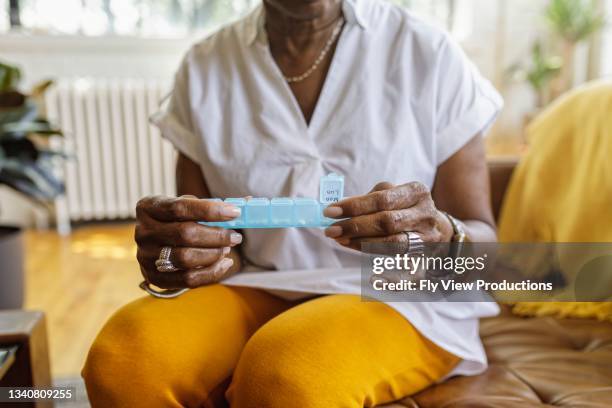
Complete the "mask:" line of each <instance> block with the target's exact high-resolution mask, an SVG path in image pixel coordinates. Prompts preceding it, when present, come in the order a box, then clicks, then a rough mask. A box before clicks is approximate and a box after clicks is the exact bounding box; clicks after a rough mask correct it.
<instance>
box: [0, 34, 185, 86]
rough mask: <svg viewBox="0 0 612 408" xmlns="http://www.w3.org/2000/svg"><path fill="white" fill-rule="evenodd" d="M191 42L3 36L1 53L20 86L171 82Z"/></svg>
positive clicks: (114, 38) (0, 37) (0, 47)
mask: <svg viewBox="0 0 612 408" xmlns="http://www.w3.org/2000/svg"><path fill="white" fill-rule="evenodd" d="M192 41H193V40H192V39H181V40H162V39H142V38H125V37H124V38H122V37H76V36H29V35H23V34H5V35H0V50H1V53H2V59H3V60H5V61H10V62H11V63H14V64H16V65H19V66H20V67H21V68H22V69H23V73H24V75H25V78H24V79H25V85H30V84H32V83H33V82H36V81H39V80H41V79H46V78H60V77H61V78H66V77H79V76H89V77H102V78H151V79H170V78H172V76H173V74H174V71H175V70H176V68H177V66H178V64H179V62H180V58H181V56H182V55H183V53H184V52H185V51H186V50H187V49H188V48H189V45H190V44H191V43H192Z"/></svg>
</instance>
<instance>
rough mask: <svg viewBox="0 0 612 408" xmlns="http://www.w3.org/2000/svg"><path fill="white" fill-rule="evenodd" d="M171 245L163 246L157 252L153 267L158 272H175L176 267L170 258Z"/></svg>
mask: <svg viewBox="0 0 612 408" xmlns="http://www.w3.org/2000/svg"><path fill="white" fill-rule="evenodd" d="M171 254H172V247H169V246H165V247H163V248H162V249H161V251H160V252H159V258H158V259H157V260H156V261H155V267H156V268H157V270H158V271H159V272H176V271H178V268H176V267H175V266H174V264H173V263H172V261H171V260H170V255H171Z"/></svg>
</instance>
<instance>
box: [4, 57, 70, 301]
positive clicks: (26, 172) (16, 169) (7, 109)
mask: <svg viewBox="0 0 612 408" xmlns="http://www.w3.org/2000/svg"><path fill="white" fill-rule="evenodd" d="M20 78H21V73H20V71H19V69H18V68H16V67H13V66H10V65H7V64H3V63H0V185H4V186H6V187H8V188H10V189H12V190H14V191H17V192H18V193H20V194H22V195H25V196H26V197H28V198H30V199H31V200H33V201H34V202H36V203H39V204H41V205H45V206H47V205H48V204H49V203H50V202H51V201H52V200H53V199H54V198H55V197H57V196H58V195H59V194H61V193H63V191H64V185H63V183H62V181H61V180H59V179H58V178H57V177H56V176H55V175H54V172H53V170H52V167H53V162H54V158H56V157H58V156H62V157H63V154H62V153H61V152H57V151H53V150H51V149H49V147H48V138H49V136H52V135H55V136H61V134H62V133H61V131H60V130H59V129H58V128H56V127H54V126H53V125H51V124H50V123H49V121H47V120H46V119H45V118H44V115H43V109H42V96H43V95H44V92H45V90H46V89H48V87H49V86H50V85H51V82H50V81H45V82H43V83H41V84H39V85H37V86H35V87H34V89H32V91H31V92H30V93H29V94H27V95H26V94H24V93H22V92H20V91H19V90H18V88H17V87H18V84H19V81H20ZM1 210H2V208H1V207H0V211H1ZM21 236H22V233H21V228H20V227H18V226H12V225H0V260H1V261H0V262H1V264H0V265H1V266H0V309H8V308H13V309H15V308H20V307H21V306H22V302H23V246H22V245H23V244H22V239H21Z"/></svg>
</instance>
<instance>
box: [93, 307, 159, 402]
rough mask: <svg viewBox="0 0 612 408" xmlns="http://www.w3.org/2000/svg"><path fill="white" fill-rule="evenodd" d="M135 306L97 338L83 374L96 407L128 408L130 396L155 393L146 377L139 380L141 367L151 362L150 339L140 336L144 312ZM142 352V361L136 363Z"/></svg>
mask: <svg viewBox="0 0 612 408" xmlns="http://www.w3.org/2000/svg"><path fill="white" fill-rule="evenodd" d="M139 304H141V301H137V302H136V304H134V303H132V304H129V305H127V306H125V307H124V308H122V309H121V310H119V311H118V312H117V313H115V314H114V315H113V316H112V317H111V318H110V320H109V321H108V322H107V323H106V325H105V326H104V328H103V329H102V331H101V332H100V333H99V334H98V336H97V337H96V339H95V341H94V343H93V345H92V346H91V348H90V350H89V354H88V355H87V360H86V362H85V366H84V368H83V371H82V375H83V379H84V380H85V384H86V386H87V391H88V394H89V398H90V400H91V403H92V406H94V407H97V406H100V407H102V406H116V407H121V406H127V405H128V404H129V403H131V402H132V401H129V402H128V401H126V399H128V398H129V396H130V395H133V394H135V393H137V394H143V393H148V392H150V391H151V389H152V386H153V384H147V377H146V376H139V377H140V378H135V377H134V375H135V374H136V373H137V372H138V371H139V366H140V364H141V363H142V361H143V360H145V359H146V358H147V354H146V350H147V348H148V347H149V345H148V343H149V342H148V340H147V338H146V337H143V336H142V335H139V332H140V331H141V330H142V327H141V325H146V324H147V323H146V322H147V320H146V319H142V317H143V316H142V312H141V308H139V307H138V305H139ZM137 350H140V351H141V353H142V354H141V358H140V359H136V356H137V355H138V354H139V353H138V351H137Z"/></svg>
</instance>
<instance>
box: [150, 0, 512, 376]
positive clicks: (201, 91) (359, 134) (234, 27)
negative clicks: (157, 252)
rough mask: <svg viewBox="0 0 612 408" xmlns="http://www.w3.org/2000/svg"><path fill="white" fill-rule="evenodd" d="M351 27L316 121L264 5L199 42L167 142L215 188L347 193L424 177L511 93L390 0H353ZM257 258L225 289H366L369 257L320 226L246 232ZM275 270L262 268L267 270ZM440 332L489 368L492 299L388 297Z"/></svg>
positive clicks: (239, 192) (445, 342)
mask: <svg viewBox="0 0 612 408" xmlns="http://www.w3.org/2000/svg"><path fill="white" fill-rule="evenodd" d="M343 10H344V16H345V19H346V25H345V27H344V29H343V31H342V33H341V35H340V37H339V40H338V44H337V47H336V51H335V53H334V56H333V60H332V63H331V66H330V68H329V72H328V74H327V78H326V80H325V84H324V86H323V90H322V91H321V94H320V96H319V100H318V102H317V105H316V109H315V111H314V114H313V116H312V119H311V121H310V123H309V124H307V123H306V121H305V120H304V117H303V115H302V112H301V110H300V108H299V106H298V103H297V101H296V99H295V97H294V96H293V94H292V92H291V89H290V88H289V86H288V85H287V83H286V82H285V80H284V79H283V76H282V73H281V72H280V70H279V68H278V66H277V65H276V64H275V62H274V60H273V58H272V56H271V54H270V50H269V47H268V43H267V38H266V34H265V30H263V17H264V16H263V12H262V7H261V6H260V7H258V8H256V9H255V10H254V11H253V12H252V13H251V14H250V15H248V16H247V17H246V18H244V19H242V20H240V21H237V22H235V23H233V24H231V25H229V26H227V27H225V28H223V29H221V30H220V31H218V32H216V33H215V34H213V35H212V36H210V37H208V38H206V39H204V40H203V41H201V42H199V43H197V44H195V45H194V46H193V47H192V48H191V50H190V51H189V52H188V53H187V55H186V56H185V58H184V60H183V63H182V65H181V67H180V69H179V71H178V72H177V75H176V79H175V87H174V91H173V93H172V97H171V98H170V102H169V104H168V106H167V107H166V108H165V109H163V110H162V111H160V112H159V113H158V114H157V115H155V116H154V118H153V121H154V123H155V124H156V125H157V126H159V128H160V129H161V131H162V134H163V135H164V137H166V138H167V139H169V140H170V141H171V142H172V143H173V144H174V145H175V146H176V148H177V149H178V150H179V151H181V152H182V153H183V154H185V155H186V156H188V157H189V158H191V159H192V160H194V161H195V162H197V163H199V164H200V165H201V167H202V171H203V174H204V177H205V179H206V183H207V185H208V188H209V190H210V192H211V194H212V196H213V197H219V198H227V197H243V196H247V195H251V196H257V197H299V196H303V197H313V198H315V197H318V183H319V178H320V177H321V176H322V175H324V174H327V173H330V172H335V173H339V174H343V175H344V176H345V178H346V180H345V195H346V196H352V195H361V194H364V193H366V192H368V191H369V190H370V189H371V188H372V187H373V186H374V185H375V184H377V183H379V182H380V181H389V182H391V183H394V184H403V183H406V182H409V181H420V182H422V183H424V184H425V185H427V186H429V187H430V188H431V187H432V185H433V182H434V179H435V176H436V170H437V168H438V166H439V165H440V164H441V163H442V162H444V161H445V160H446V159H448V158H449V157H450V156H451V155H453V154H454V153H455V152H457V151H458V150H459V149H460V148H461V147H462V146H464V145H465V144H466V143H467V142H468V141H469V140H470V139H471V138H472V137H473V136H475V135H476V134H478V133H479V132H485V131H486V130H487V129H488V127H489V126H490V125H491V123H492V122H493V120H494V119H495V117H496V115H497V113H498V112H499V110H500V109H501V106H502V100H501V98H500V96H499V95H498V93H497V92H496V91H495V89H494V88H493V87H492V86H491V84H490V83H489V82H488V81H487V80H485V79H484V78H483V77H482V76H481V75H480V74H479V72H478V70H477V69H476V68H475V66H474V65H473V64H472V63H471V62H470V61H469V60H468V59H467V57H466V56H465V54H464V53H463V52H462V50H461V49H460V47H459V46H458V45H457V44H455V42H453V40H452V39H451V38H450V37H449V36H448V35H447V34H446V33H444V32H442V31H440V30H438V29H436V28H434V27H432V26H431V25H429V24H426V23H425V22H423V21H421V20H420V19H419V18H417V17H415V16H414V15H412V14H411V13H409V12H407V11H406V10H404V9H402V8H399V7H396V6H394V5H391V4H388V3H386V2H383V1H379V0H344V3H343ZM244 235H245V241H244V244H243V253H244V255H245V257H246V258H247V259H248V261H249V262H250V263H251V264H252V265H256V267H255V266H254V267H251V270H254V271H255V272H250V273H246V272H245V273H241V274H238V275H236V276H234V277H233V278H231V279H229V280H228V281H226V282H224V283H225V284H228V285H242V286H251V287H259V288H264V289H267V290H270V291H274V293H276V294H280V295H282V296H286V297H289V296H294V295H295V294H296V293H298V294H301V295H302V296H304V294H331V293H354V294H359V293H360V254H359V253H358V252H355V251H352V250H349V249H346V248H343V247H341V246H339V245H337V244H336V243H335V242H334V241H333V240H331V239H329V238H326V237H325V236H324V234H323V231H322V230H319V229H282V230H245V231H244ZM264 270H266V271H273V272H268V273H262V272H261V271H264ZM389 304H390V305H391V306H392V307H393V308H395V309H396V310H397V311H399V312H400V313H401V314H402V315H404V316H405V317H406V318H407V319H408V320H409V321H410V322H411V323H412V324H413V325H414V326H415V327H416V328H417V329H418V330H420V332H421V333H422V334H423V335H424V336H426V337H428V338H429V339H430V340H432V341H433V342H435V343H436V344H438V345H439V346H441V347H443V348H444V349H446V350H448V351H450V352H452V353H454V354H455V355H457V356H459V357H461V358H462V359H463V361H462V363H461V364H460V365H459V366H458V367H457V368H456V369H455V370H454V371H453V373H452V374H465V375H469V374H476V373H479V372H481V371H482V370H484V368H485V367H486V356H485V353H484V351H483V347H482V343H481V341H480V338H479V335H478V319H479V318H481V317H484V316H491V315H494V314H496V313H497V311H498V309H497V306H496V305H495V304H494V303H409V302H393V303H389Z"/></svg>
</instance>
